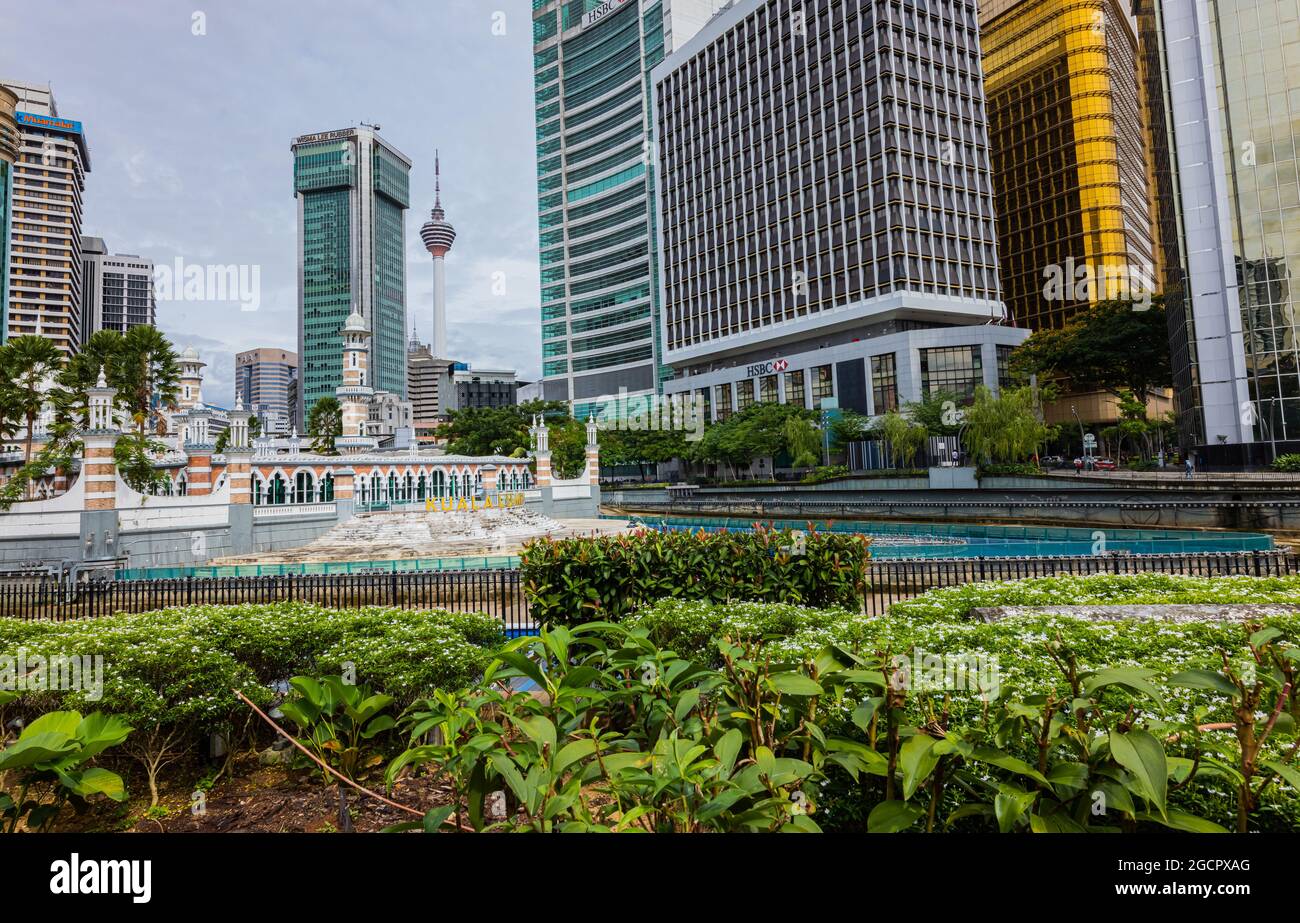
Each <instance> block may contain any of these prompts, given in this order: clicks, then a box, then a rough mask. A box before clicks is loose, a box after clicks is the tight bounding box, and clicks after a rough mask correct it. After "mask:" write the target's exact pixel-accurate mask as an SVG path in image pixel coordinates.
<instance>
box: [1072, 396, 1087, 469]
mask: <svg viewBox="0 0 1300 923" xmlns="http://www.w3.org/2000/svg"><path fill="white" fill-rule="evenodd" d="M1070 413H1072V414H1074V422H1076V423H1078V424H1079V445H1080V446H1081V450H1082V452H1083V463H1084V465H1085V466H1087V464H1088V440H1087V439H1086V438H1085V437H1084V432H1083V421H1082V420H1080V419H1079V411H1077V410H1075V409H1074V405H1073V404H1071V405H1070Z"/></svg>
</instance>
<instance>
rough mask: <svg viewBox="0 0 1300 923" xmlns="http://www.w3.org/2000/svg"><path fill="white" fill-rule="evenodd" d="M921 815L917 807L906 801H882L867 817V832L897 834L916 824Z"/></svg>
mask: <svg viewBox="0 0 1300 923" xmlns="http://www.w3.org/2000/svg"><path fill="white" fill-rule="evenodd" d="M922 813H923V812H922V810H921V808H920V807H919V806H918V805H915V804H911V803H909V802H906V801H882V802H880V804H878V805H876V806H875V807H874V808H872V809H871V813H870V814H868V815H867V832H868V833H898V832H899V831H900V830H906V829H907V828H908V827H910V826H912V824H914V823H916V821H917V818H919V817H920V816H921V814H922Z"/></svg>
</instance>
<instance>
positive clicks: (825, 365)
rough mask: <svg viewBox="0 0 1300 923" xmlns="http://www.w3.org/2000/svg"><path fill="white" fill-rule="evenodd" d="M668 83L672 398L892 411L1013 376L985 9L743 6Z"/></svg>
mask: <svg viewBox="0 0 1300 923" xmlns="http://www.w3.org/2000/svg"><path fill="white" fill-rule="evenodd" d="M796 14H797V15H796ZM653 79H654V86H655V105H656V117H657V119H658V139H659V175H658V189H657V192H656V196H657V200H658V203H659V225H660V228H661V235H660V245H661V254H660V261H661V266H662V269H661V272H660V279H661V285H662V290H663V305H664V311H663V314H664V317H663V322H664V323H663V330H664V333H663V335H664V346H665V353H666V358H667V361H668V362H669V363H671V366H672V370H673V373H674V377H673V379H672V380H670V381H668V382H666V383H665V384H664V389H663V390H664V392H665V394H670V395H675V394H679V393H680V394H687V393H690V394H693V395H698V396H699V397H701V398H703V401H704V403H705V405H706V407H707V408H708V410H709V413H710V415H711V416H712V417H714V418H718V419H721V418H724V417H726V416H727V415H728V414H729V413H731V412H733V411H737V410H743V409H744V408H746V407H747V406H749V405H750V404H753V403H754V402H756V401H759V402H762V401H780V402H783V403H788V404H795V405H798V406H803V407H806V408H810V409H817V408H819V407H823V406H833V404H832V402H831V401H830V400H828V399H833V400H834V401H837V402H838V406H839V407H842V408H848V409H852V410H855V411H858V412H861V413H868V414H883V413H886V412H888V411H891V410H897V409H898V408H899V407H900V406H901V405H902V403H903V402H905V401H909V400H917V399H918V398H919V397H920V396H921V395H922V394H923V393H924V394H934V393H937V392H941V391H942V392H950V393H954V394H956V395H957V396H958V397H960V398H969V397H970V396H972V395H973V394H974V391H975V388H976V387H978V386H980V385H986V386H989V387H991V388H997V386H998V385H999V383H1001V382H1003V381H1005V380H1006V364H1007V357H1008V356H1009V353H1010V351H1011V349H1012V348H1013V347H1014V346H1015V345H1017V344H1019V343H1020V342H1022V341H1023V340H1024V339H1025V337H1026V336H1027V334H1026V332H1025V331H1024V330H1020V329H1016V328H1014V327H1010V326H1006V325H1004V324H1003V323H1002V321H1003V317H1004V307H1003V305H1002V301H1001V297H1000V288H999V284H998V266H997V243H996V233H995V230H994V213H993V186H992V178H991V177H990V175H989V158H988V136H987V132H986V126H985V113H984V96H983V87H982V83H981V80H980V61H979V35H978V31H977V24H976V14H975V5H974V3H973V2H971V0H930V2H928V3H922V2H918V0H906V2H903V3H899V2H898V0H892V2H891V0H864V2H860V3H848V4H846V3H839V2H834V0H818V2H803V3H799V4H795V3H791V2H790V0H741V2H738V3H734V4H732V5H731V6H729V7H728V8H727V9H726V10H725V11H724V12H722V13H719V14H718V16H717V17H715V18H714V19H713V20H712V21H711V22H709V24H708V25H707V26H705V27H704V29H702V30H701V31H700V33H699V34H698V35H696V36H695V37H694V38H692V39H691V40H690V41H688V42H687V43H686V44H685V45H683V46H682V47H680V48H679V49H678V50H677V51H675V52H674V53H673V54H672V55H670V56H669V57H668V59H667V60H665V61H664V62H663V63H662V64H661V65H660V66H659V67H657V68H656V69H655V71H654V75H653Z"/></svg>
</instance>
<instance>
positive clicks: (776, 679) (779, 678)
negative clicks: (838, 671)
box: [771, 673, 826, 695]
mask: <svg viewBox="0 0 1300 923" xmlns="http://www.w3.org/2000/svg"><path fill="white" fill-rule="evenodd" d="M771 679H772V685H773V686H774V687H776V690H777V691H778V692H780V693H782V694H784V695H825V694H826V690H825V689H823V688H822V687H821V683H819V682H817V680H815V679H813V678H812V677H811V676H804V675H803V674H802V673H773V674H772V677H771Z"/></svg>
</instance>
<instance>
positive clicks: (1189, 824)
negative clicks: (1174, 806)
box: [1137, 811, 1228, 833]
mask: <svg viewBox="0 0 1300 923" xmlns="http://www.w3.org/2000/svg"><path fill="white" fill-rule="evenodd" d="M1137 819H1138V820H1145V821H1151V822H1153V823H1157V824H1163V825H1164V826H1166V827H1170V828H1172V829H1174V830H1182V831H1183V832H1184V833H1227V832H1228V831H1227V830H1225V829H1224V828H1223V827H1220V826H1219V825H1218V824H1216V823H1215V822H1214V821H1210V820H1206V819H1205V818H1204V817H1197V816H1196V815H1195V814H1186V813H1184V812H1182V811H1170V812H1169V813H1168V815H1167V816H1165V817H1162V816H1160V815H1159V814H1146V813H1143V814H1139V815H1138V816H1137Z"/></svg>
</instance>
